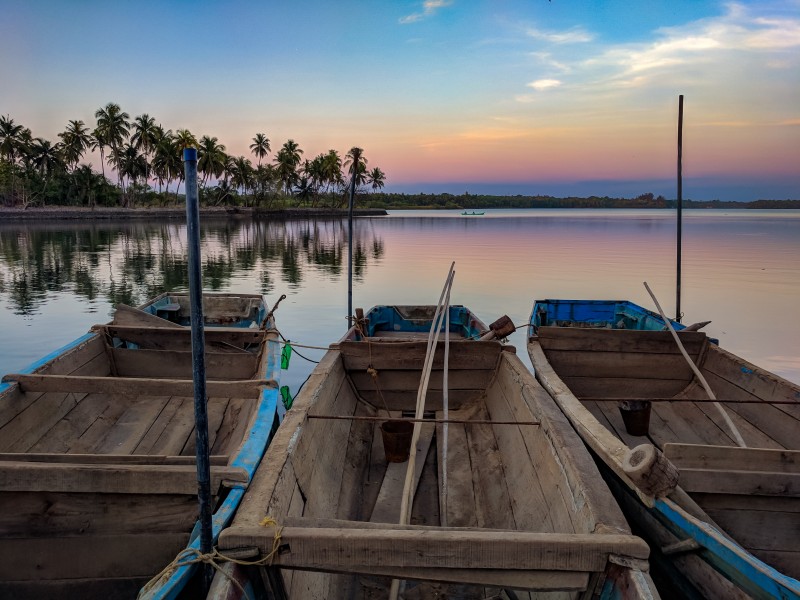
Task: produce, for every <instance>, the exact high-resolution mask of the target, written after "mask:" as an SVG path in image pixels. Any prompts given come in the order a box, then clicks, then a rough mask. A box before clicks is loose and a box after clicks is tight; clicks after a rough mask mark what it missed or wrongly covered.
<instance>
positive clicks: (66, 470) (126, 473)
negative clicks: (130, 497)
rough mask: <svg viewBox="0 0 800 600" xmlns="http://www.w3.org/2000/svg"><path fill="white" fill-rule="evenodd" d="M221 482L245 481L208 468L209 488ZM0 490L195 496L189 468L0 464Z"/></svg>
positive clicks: (237, 473) (239, 473)
mask: <svg viewBox="0 0 800 600" xmlns="http://www.w3.org/2000/svg"><path fill="white" fill-rule="evenodd" d="M223 479H229V480H232V481H239V482H246V481H247V479H248V478H247V474H246V472H245V471H244V470H243V469H240V468H235V467H228V466H212V467H211V489H212V490H216V489H217V488H218V487H219V485H220V483H221V482H222V480H223ZM0 489H3V490H5V491H18V492H80V493H108V494H196V493H197V469H196V467H194V466H193V465H167V464H159V465H135V464H134V465H131V464H116V465H115V464H92V465H84V464H67V463H59V464H53V463H37V462H25V461H22V462H4V463H0Z"/></svg>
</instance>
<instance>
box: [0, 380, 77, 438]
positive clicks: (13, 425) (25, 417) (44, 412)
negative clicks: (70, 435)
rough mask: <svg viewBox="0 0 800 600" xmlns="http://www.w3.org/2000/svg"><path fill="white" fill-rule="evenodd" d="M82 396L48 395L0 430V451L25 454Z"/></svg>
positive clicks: (69, 394)
mask: <svg viewBox="0 0 800 600" xmlns="http://www.w3.org/2000/svg"><path fill="white" fill-rule="evenodd" d="M82 397H83V396H82V395H80V394H71V393H48V394H45V395H44V396H42V397H41V398H39V400H38V401H37V402H36V403H35V404H33V405H32V406H30V407H29V408H28V409H27V410H25V411H24V412H22V413H20V414H19V415H18V416H17V417H15V418H14V419H13V420H12V421H10V422H9V423H7V424H6V426H5V427H3V428H2V429H0V451H2V452H27V451H28V450H29V449H30V448H31V446H33V445H34V444H35V443H36V442H37V441H39V440H40V439H41V437H42V436H43V435H44V434H45V433H47V431H49V430H50V428H51V427H53V426H54V425H55V424H56V423H58V422H59V421H60V420H61V419H62V418H64V416H65V415H66V414H67V413H69V411H71V410H72V409H73V408H75V406H76V405H77V404H78V402H79V400H80V399H81V398H82Z"/></svg>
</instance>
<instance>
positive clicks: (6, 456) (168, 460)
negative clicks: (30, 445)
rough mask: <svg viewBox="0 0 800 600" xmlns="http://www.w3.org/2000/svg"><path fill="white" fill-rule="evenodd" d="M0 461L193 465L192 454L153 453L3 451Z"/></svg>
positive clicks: (221, 458) (224, 460) (219, 458)
mask: <svg viewBox="0 0 800 600" xmlns="http://www.w3.org/2000/svg"><path fill="white" fill-rule="evenodd" d="M229 458H230V457H229V456H227V455H225V454H212V455H211V456H209V457H208V459H209V462H210V463H211V464H212V465H220V466H224V465H227V464H228V460H229ZM0 461H12V462H41V463H68V464H76V465H80V464H83V465H96V464H125V465H194V464H195V461H196V458H195V456H194V455H192V456H164V455H160V454H159V455H155V454H56V453H49V452H30V453H21V452H20V453H17V452H3V453H0Z"/></svg>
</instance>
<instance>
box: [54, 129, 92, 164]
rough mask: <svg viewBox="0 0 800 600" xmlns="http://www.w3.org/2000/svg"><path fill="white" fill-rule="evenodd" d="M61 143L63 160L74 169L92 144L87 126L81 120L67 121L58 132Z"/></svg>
mask: <svg viewBox="0 0 800 600" xmlns="http://www.w3.org/2000/svg"><path fill="white" fill-rule="evenodd" d="M58 137H60V138H61V143H62V144H63V146H62V149H63V153H64V162H66V163H67V166H69V167H72V169H73V170H74V169H75V168H76V167H77V166H78V162H79V161H80V159H81V158H82V157H83V155H84V153H85V152H86V150H87V149H88V148H89V147H90V146H91V145H92V137H91V136H90V135H89V128H88V127H86V125H85V124H84V122H83V121H76V120H73V121H69V122H67V128H66V129H65V130H64V131H63V132H62V133H59V134H58Z"/></svg>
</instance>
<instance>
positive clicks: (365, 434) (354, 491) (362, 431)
mask: <svg viewBox="0 0 800 600" xmlns="http://www.w3.org/2000/svg"><path fill="white" fill-rule="evenodd" d="M355 415H356V416H373V415H374V411H373V410H372V409H370V408H369V407H367V406H366V405H364V404H362V403H359V404H357V405H356V410H355ZM373 426H374V425H373V423H371V422H369V421H355V422H353V424H352V425H351V426H350V439H349V440H348V443H347V450H346V452H345V458H344V464H343V465H342V483H341V487H340V491H339V501H338V506H337V509H336V517H337V518H339V519H354V520H359V521H360V520H362V519H363V518H364V513H362V505H363V495H364V484H365V479H366V474H367V468H368V456H369V454H370V450H371V449H372V448H371V447H372V434H373Z"/></svg>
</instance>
